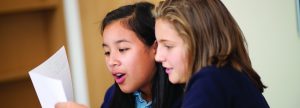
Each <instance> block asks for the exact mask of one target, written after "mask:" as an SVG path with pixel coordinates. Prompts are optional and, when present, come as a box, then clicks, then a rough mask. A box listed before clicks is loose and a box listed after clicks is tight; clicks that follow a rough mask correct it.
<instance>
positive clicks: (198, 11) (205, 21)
mask: <svg viewBox="0 0 300 108" xmlns="http://www.w3.org/2000/svg"><path fill="white" fill-rule="evenodd" d="M156 18H157V19H156V24H155V34H156V38H157V42H158V48H157V54H156V57H155V59H156V60H157V61H159V62H161V63H162V65H163V67H164V68H165V69H166V72H167V73H168V75H169V80H170V81H171V82H172V83H174V84H186V87H185V94H184V98H183V103H182V107H183V108H268V107H269V105H268V103H267V101H266V100H265V98H264V96H263V95H262V92H263V91H264V89H265V88H266V86H265V85H264V84H263V83H262V81H261V79H260V76H259V75H258V74H257V73H256V71H255V70H254V69H253V68H252V65H251V61H250V58H249V56H248V53H247V49H246V46H245V45H246V42H245V38H244V36H243V34H242V31H241V30H240V28H239V26H238V24H237V23H236V21H235V20H234V18H233V17H232V16H231V14H230V12H229V11H228V10H227V9H226V7H225V6H224V4H223V3H222V2H221V0H166V1H165V2H163V3H161V4H160V6H159V7H158V8H157V16H156Z"/></svg>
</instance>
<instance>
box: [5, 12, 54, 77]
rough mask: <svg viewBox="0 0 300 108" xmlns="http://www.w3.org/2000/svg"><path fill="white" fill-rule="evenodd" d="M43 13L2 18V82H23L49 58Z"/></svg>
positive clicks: (11, 15)
mask: <svg viewBox="0 0 300 108" xmlns="http://www.w3.org/2000/svg"><path fill="white" fill-rule="evenodd" d="M46 16H47V15H46V14H45V13H43V12H31V13H21V14H7V15H1V16H0V51H1V53H0V60H1V62H0V74H1V75H0V82H2V81H9V80H14V79H18V78H23V77H25V76H26V75H27V72H28V71H29V70H30V69H32V68H33V67H36V66H37V65H38V64H40V63H42V62H43V61H44V60H46V59H47V57H48V56H49V52H48V49H49V46H48V44H49V42H48V35H47V31H46V26H47V21H46V20H45V17H46Z"/></svg>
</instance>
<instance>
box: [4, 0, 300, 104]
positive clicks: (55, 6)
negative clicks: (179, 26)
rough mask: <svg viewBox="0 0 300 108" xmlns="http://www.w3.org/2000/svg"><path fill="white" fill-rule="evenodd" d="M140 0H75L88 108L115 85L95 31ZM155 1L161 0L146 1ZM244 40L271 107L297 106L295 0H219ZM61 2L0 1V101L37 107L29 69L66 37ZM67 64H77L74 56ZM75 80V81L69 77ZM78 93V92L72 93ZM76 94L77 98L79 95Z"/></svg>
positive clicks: (299, 53)
mask: <svg viewBox="0 0 300 108" xmlns="http://www.w3.org/2000/svg"><path fill="white" fill-rule="evenodd" d="M136 1H140V0H78V6H79V13H78V14H79V15H80V19H81V20H80V21H81V22H80V24H81V31H82V37H81V38H82V40H81V41H82V43H83V44H82V48H83V53H84V57H83V58H84V60H85V61H84V64H85V69H86V70H84V71H83V72H85V74H86V79H87V81H86V82H87V84H86V86H87V90H88V91H87V93H88V95H87V97H82V98H88V99H89V103H88V105H89V106H90V107H91V108H97V107H99V106H100V104H101V103H102V101H103V97H104V93H105V91H106V89H107V88H108V87H109V86H110V85H111V84H112V83H113V79H112V77H111V75H110V73H109V72H108V71H107V69H106V67H105V61H104V56H103V49H102V46H101V44H102V43H101V42H102V38H101V35H100V31H99V24H100V23H101V21H102V19H103V17H104V16H105V14H106V13H107V12H109V11H111V10H113V9H116V8H117V7H119V6H122V5H126V4H130V3H133V2H136ZM148 1H150V2H152V3H155V4H157V3H158V1H160V0H148ZM223 2H224V4H225V5H226V6H227V7H228V9H229V11H230V12H231V13H232V15H233V16H234V18H235V19H236V21H237V22H238V24H239V25H240V27H241V29H242V31H243V32H244V35H245V37H246V39H247V41H248V49H249V54H250V57H251V60H252V63H253V66H254V68H255V69H256V70H257V71H258V73H259V74H260V75H261V77H262V80H263V82H264V83H265V84H266V85H267V86H268V89H266V91H265V92H264V95H265V97H266V99H267V101H268V102H269V104H270V106H271V107H272V108H296V107H299V106H300V103H299V102H298V101H299V100H300V92H299V91H300V84H297V83H299V82H300V78H299V77H300V73H299V72H300V66H299V65H300V50H299V49H300V48H299V47H300V35H299V33H298V32H297V25H296V24H297V20H296V2H295V0H263V1H261V0H248V1H241V0H223ZM63 6H64V5H63V1H62V0H0V51H1V53H0V61H1V62H0V104H1V105H2V106H3V107H6V108H19V107H24V108H33V107H34V108H35V107H40V105H39V102H38V99H37V96H36V94H35V91H34V89H33V86H32V83H31V80H30V79H29V76H28V71H30V70H31V69H33V68H34V67H36V66H37V65H39V64H40V63H42V62H43V61H45V60H46V59H47V58H48V57H50V56H51V55H52V54H53V53H54V52H55V51H56V50H58V49H59V48H60V47H61V46H62V45H65V46H66V48H67V52H68V54H70V52H69V50H70V48H71V47H69V46H68V44H67V43H68V40H69V39H68V38H72V37H68V38H67V35H66V34H67V33H66V28H65V27H66V26H65V20H64V18H65V15H66V14H64V12H63ZM71 62H77V61H76V60H74V61H71ZM73 80H76V79H73ZM75 95H76V94H75ZM77 98H81V97H78V96H77Z"/></svg>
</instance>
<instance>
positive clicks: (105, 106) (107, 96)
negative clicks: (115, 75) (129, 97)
mask: <svg viewBox="0 0 300 108" xmlns="http://www.w3.org/2000/svg"><path fill="white" fill-rule="evenodd" d="M114 91H115V84H113V85H112V86H110V87H109V89H108V90H107V91H106V93H105V96H104V100H103V103H102V105H101V108H109V103H110V101H111V99H112V96H113V93H114Z"/></svg>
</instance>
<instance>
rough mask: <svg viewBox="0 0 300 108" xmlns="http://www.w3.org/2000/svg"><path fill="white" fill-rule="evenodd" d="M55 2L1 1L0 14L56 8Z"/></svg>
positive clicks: (46, 0)
mask: <svg viewBox="0 0 300 108" xmlns="http://www.w3.org/2000/svg"><path fill="white" fill-rule="evenodd" d="M56 2H57V0H1V1H0V14H3V13H15V12H22V11H32V10H43V9H50V8H54V7H55V6H56Z"/></svg>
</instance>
